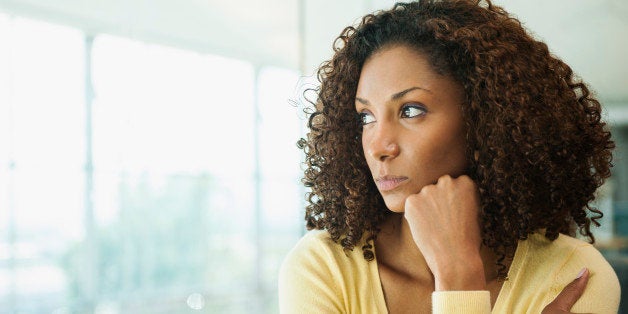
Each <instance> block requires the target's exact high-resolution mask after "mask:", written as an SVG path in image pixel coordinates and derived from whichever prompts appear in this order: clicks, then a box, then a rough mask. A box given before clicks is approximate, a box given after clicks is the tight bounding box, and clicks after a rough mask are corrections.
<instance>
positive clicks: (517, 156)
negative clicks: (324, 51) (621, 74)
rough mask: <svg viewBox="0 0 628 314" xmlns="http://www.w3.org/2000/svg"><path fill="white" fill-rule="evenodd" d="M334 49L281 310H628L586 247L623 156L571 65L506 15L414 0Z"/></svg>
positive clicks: (352, 32)
mask: <svg viewBox="0 0 628 314" xmlns="http://www.w3.org/2000/svg"><path fill="white" fill-rule="evenodd" d="M335 46H336V49H335V55H334V56H333V58H332V59H331V60H330V61H328V62H327V63H325V64H324V65H323V66H322V67H321V68H320V70H319V79H320V82H321V86H320V90H319V92H318V99H317V101H316V104H315V108H314V112H313V113H312V114H311V115H310V117H309V128H310V133H309V134H308V136H307V140H306V139H303V140H301V141H300V146H301V147H302V148H303V149H304V151H305V153H306V163H307V169H306V170H305V177H304V183H305V185H306V186H307V187H310V188H311V193H310V194H309V196H308V200H309V205H308V206H307V209H306V221H307V227H308V229H315V230H311V231H310V232H308V234H307V235H306V236H305V237H304V238H303V239H301V241H299V243H298V244H297V245H296V247H295V248H294V249H293V250H292V251H291V252H290V253H289V255H288V256H287V257H286V259H285V261H284V264H283V265H282V269H281V272H280V282H279V294H280V296H279V299H280V309H281V311H282V312H284V313H426V312H430V311H433V312H434V313H452V312H460V313H490V312H491V311H492V312H494V313H540V312H542V311H545V313H550V312H552V313H554V312H555V313H565V312H568V311H569V310H571V311H574V312H595V313H616V312H617V308H618V304H619V283H618V280H617V277H616V275H615V273H614V271H613V269H612V268H611V267H610V265H609V264H608V263H607V262H606V261H605V260H604V258H603V257H602V255H601V254H600V253H599V252H598V251H597V250H596V249H595V248H594V247H593V246H591V244H589V243H587V242H585V241H582V240H580V239H576V238H575V236H576V232H579V233H580V234H581V235H582V236H583V237H585V238H587V239H588V240H589V241H590V242H593V240H594V239H593V235H592V234H591V230H590V225H591V223H593V224H597V221H596V220H597V219H599V218H600V217H601V212H600V211H599V210H597V209H596V208H594V207H592V206H591V205H590V204H591V201H593V200H594V198H595V194H594V193H595V191H596V189H597V188H598V187H599V186H600V185H601V184H602V183H603V181H604V179H606V178H607V177H608V176H609V175H610V171H609V168H610V166H611V163H610V162H611V150H612V148H613V147H614V145H613V142H612V141H611V139H610V133H609V132H608V130H607V127H606V125H605V124H604V123H603V122H602V121H601V120H600V112H601V109H600V104H599V102H598V101H597V100H596V99H594V98H593V97H592V96H591V95H590V93H589V90H588V89H587V87H586V85H585V84H584V83H582V82H580V81H578V80H577V79H575V78H574V76H573V74H572V71H571V69H570V68H569V66H567V65H566V64H565V63H563V62H562V61H561V60H560V59H558V58H556V57H555V56H552V55H551V54H550V53H549V52H548V48H547V46H546V45H545V44H544V43H542V42H539V41H537V40H535V39H533V38H532V37H531V36H530V35H528V34H527V33H526V31H525V30H524V29H523V28H522V26H521V24H520V23H519V21H517V20H516V19H514V18H512V17H510V16H509V15H508V14H507V13H506V12H505V11H504V10H503V9H501V8H499V7H497V6H494V5H492V4H491V3H490V2H479V3H478V2H477V1H419V2H412V3H406V4H403V3H402V4H397V5H395V6H394V7H393V8H392V9H391V10H389V11H382V12H378V13H376V14H374V15H367V16H366V17H364V18H363V20H362V22H361V23H360V25H359V26H357V27H356V28H354V27H348V28H346V29H345V30H344V31H343V32H342V34H341V35H340V36H339V37H338V39H337V42H336V45H335ZM356 247H357V248H356ZM587 281H588V282H587ZM567 285H570V286H569V288H568V289H566V290H565V292H564V293H563V295H562V296H558V295H559V293H561V291H563V289H564V288H565V287H566V286H567ZM585 285H586V289H584V287H585ZM578 288H579V289H578ZM571 290H573V292H570V291H571ZM582 290H584V292H583V293H582ZM580 293H582V296H581V297H580V298H579V299H578V297H579V295H580ZM576 301H577V302H576ZM574 303H575V304H574ZM572 305H573V307H572Z"/></svg>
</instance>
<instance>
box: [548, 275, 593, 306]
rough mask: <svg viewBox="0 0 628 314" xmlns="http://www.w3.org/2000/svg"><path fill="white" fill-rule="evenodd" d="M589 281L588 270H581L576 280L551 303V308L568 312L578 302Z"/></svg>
mask: <svg viewBox="0 0 628 314" xmlns="http://www.w3.org/2000/svg"><path fill="white" fill-rule="evenodd" d="M588 281H589V270H588V269H587V268H583V269H582V270H581V271H580V273H579V274H578V276H577V277H576V279H575V280H574V281H572V282H570V283H569V284H568V285H567V286H566V287H565V288H564V289H563V291H561V292H560V294H559V295H558V296H557V297H556V299H554V301H552V303H551V304H552V308H554V309H557V310H562V311H567V312H569V311H570V310H571V307H572V306H573V305H574V304H575V303H576V301H578V299H579V298H580V296H582V293H583V292H584V289H585V288H586V287H587V282H588Z"/></svg>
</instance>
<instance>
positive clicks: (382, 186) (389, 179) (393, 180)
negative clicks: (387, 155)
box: [375, 175, 408, 192]
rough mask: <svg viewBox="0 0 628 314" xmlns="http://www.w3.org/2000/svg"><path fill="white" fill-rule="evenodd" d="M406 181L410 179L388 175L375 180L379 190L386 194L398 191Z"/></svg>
mask: <svg viewBox="0 0 628 314" xmlns="http://www.w3.org/2000/svg"><path fill="white" fill-rule="evenodd" d="M406 180H408V177H402V176H389V175H387V176H382V177H379V178H377V179H375V184H377V188H378V189H379V190H380V191H382V192H385V191H391V190H394V189H396V188H397V187H398V186H399V185H401V184H402V183H403V182H405V181H406Z"/></svg>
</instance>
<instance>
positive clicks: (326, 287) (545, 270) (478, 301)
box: [279, 230, 620, 313]
mask: <svg viewBox="0 0 628 314" xmlns="http://www.w3.org/2000/svg"><path fill="white" fill-rule="evenodd" d="M583 267H587V268H588V269H589V272H590V276H589V282H588V284H587V288H586V290H585V292H584V294H583V295H582V297H581V298H580V299H579V300H578V302H576V304H575V305H574V307H573V308H572V312H576V313H583V312H586V313H617V309H618V307H619V294H620V288H619V281H618V280H617V275H616V274H615V272H614V271H613V269H612V268H611V266H610V265H609V264H608V262H606V260H605V259H604V257H603V256H602V255H601V254H600V253H599V252H598V251H597V250H596V249H595V248H594V247H593V246H591V245H590V244H588V243H586V242H584V241H581V240H578V239H575V238H572V237H569V236H565V235H560V236H559V237H558V239H556V240H555V241H553V242H550V241H549V240H547V239H545V237H544V236H542V235H540V234H532V235H530V237H529V239H528V240H526V241H520V242H519V245H518V247H517V250H516V252H515V256H514V259H513V262H512V264H511V267H510V270H509V272H508V278H509V279H508V280H507V281H506V282H504V284H503V286H502V288H501V291H500V293H499V296H498V297H497V301H496V302H495V306H494V308H493V309H492V311H491V304H490V295H489V292H488V291H447V292H434V293H432V303H433V304H432V309H433V313H491V312H492V313H540V312H541V311H542V310H543V308H544V307H545V305H547V304H548V303H549V302H551V301H552V300H553V299H554V298H555V297H556V296H557V295H558V293H560V291H562V289H563V287H565V285H567V284H568V283H569V282H571V281H573V280H574V279H575V278H576V276H577V274H578V273H579V272H580V270H581V269H582V268H583ZM279 309H280V312H281V313H388V311H387V309H386V302H385V300H384V294H383V292H382V287H381V282H380V280H379V272H378V268H377V262H376V261H371V262H367V261H366V260H365V259H364V257H362V250H361V249H360V248H359V247H357V248H355V249H354V250H353V251H350V252H348V254H347V255H345V253H344V251H343V250H342V247H341V246H340V245H339V244H336V243H334V242H333V241H332V240H331V239H330V237H329V234H328V233H327V231H322V230H315V231H310V232H308V233H307V234H306V235H305V236H304V237H303V238H302V239H301V240H300V241H299V242H298V243H297V244H296V246H295V247H294V248H293V249H292V250H291V251H290V253H288V255H287V256H286V258H285V260H284V261H283V264H282V266H281V270H280V273H279Z"/></svg>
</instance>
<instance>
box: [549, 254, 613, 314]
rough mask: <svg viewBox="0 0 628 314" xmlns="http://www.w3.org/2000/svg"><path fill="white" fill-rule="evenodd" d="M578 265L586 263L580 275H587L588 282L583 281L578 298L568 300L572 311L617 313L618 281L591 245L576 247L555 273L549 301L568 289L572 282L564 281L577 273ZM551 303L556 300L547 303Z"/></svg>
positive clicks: (611, 269) (610, 268) (608, 265)
mask: <svg viewBox="0 0 628 314" xmlns="http://www.w3.org/2000/svg"><path fill="white" fill-rule="evenodd" d="M581 265H586V266H587V268H588V272H585V273H583V276H582V277H586V281H588V282H586V281H585V284H586V288H585V289H584V292H583V293H582V296H581V297H580V298H579V299H577V298H576V299H577V301H576V300H575V299H574V301H573V302H572V303H571V304H573V307H572V308H571V311H572V312H574V313H617V311H618V308H619V299H620V286H619V280H618V279H617V275H616V274H615V271H614V270H613V268H612V267H611V266H610V264H608V262H607V261H606V260H605V259H604V257H603V256H602V254H600V252H599V251H597V250H596V249H595V248H594V247H593V246H590V245H587V246H583V247H579V248H578V249H577V250H576V252H575V253H574V257H573V258H572V259H570V262H569V263H567V264H566V265H565V266H564V267H563V268H562V269H561V271H560V272H559V274H558V275H557V277H556V280H555V284H554V287H553V289H552V291H551V292H550V294H549V295H548V296H547V299H548V300H551V299H552V298H554V296H555V295H557V294H558V295H559V296H560V294H563V293H564V291H565V290H568V289H570V286H572V285H574V283H573V282H572V283H569V284H567V283H568V282H569V279H568V278H569V277H570V276H571V277H573V276H574V273H577V272H578V267H582V266H581ZM563 287H564V289H563ZM560 290H563V292H561V293H560V294H559V293H558V292H557V291H560ZM548 302H549V301H548ZM554 303H556V301H553V302H551V303H549V305H552V304H554ZM574 303H575V304H574ZM549 305H548V306H549ZM547 313H564V312H547Z"/></svg>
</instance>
